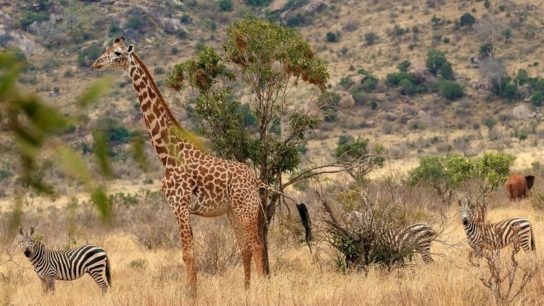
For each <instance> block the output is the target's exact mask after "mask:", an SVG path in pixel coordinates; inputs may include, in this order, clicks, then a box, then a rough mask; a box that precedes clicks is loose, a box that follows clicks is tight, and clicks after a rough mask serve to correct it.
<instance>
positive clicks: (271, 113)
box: [167, 18, 329, 235]
mask: <svg viewBox="0 0 544 306" xmlns="http://www.w3.org/2000/svg"><path fill="white" fill-rule="evenodd" d="M223 50H224V54H223V55H220V54H219V53H218V52H217V51H216V50H214V49H213V48H203V49H202V51H201V52H200V53H199V54H198V55H197V56H196V57H194V58H192V59H190V60H187V61H185V62H183V63H180V64H177V65H175V67H174V69H173V71H172V73H171V75H170V77H169V79H168V82H167V83H168V86H169V87H170V88H173V89H174V90H176V91H183V90H184V89H185V88H187V87H189V88H192V89H194V90H196V91H197V92H198V97H197V98H196V99H193V100H192V101H189V104H190V105H192V107H193V108H194V114H195V119H196V120H195V121H196V124H197V126H198V127H199V128H200V130H201V132H202V133H203V134H204V136H206V137H207V138H208V139H210V141H211V147H212V149H213V151H214V152H215V154H217V155H218V156H221V157H223V158H227V159H236V160H238V161H241V162H245V163H247V164H249V165H251V166H253V167H254V168H255V169H257V170H258V172H259V175H260V178H261V180H262V181H263V182H266V183H273V184H275V185H276V188H277V189H280V190H281V189H283V188H285V187H286V186H288V185H291V184H293V183H295V182H296V181H299V180H301V179H304V178H307V177H309V176H312V175H316V172H314V171H310V170H308V171H301V172H297V173H298V174H297V175H295V176H294V177H293V178H291V179H289V180H287V181H286V182H285V181H284V180H283V175H284V174H285V173H287V172H292V173H294V171H296V170H297V168H298V166H299V164H300V153H299V151H298V150H297V149H298V147H299V146H301V145H303V144H304V143H305V142H306V140H305V135H306V132H307V131H308V130H309V129H312V128H315V127H316V126H317V124H318V123H319V122H320V120H321V115H320V109H321V108H322V107H323V106H322V105H318V104H319V103H315V102H311V101H310V102H301V101H295V100H293V99H290V98H289V97H288V95H287V93H288V91H289V89H290V88H291V87H292V86H297V85H298V84H299V83H302V82H303V83H307V84H310V85H314V86H313V87H315V88H317V89H319V91H316V94H317V93H319V92H322V91H324V90H325V88H326V84H327V81H328V79H329V74H328V71H327V67H326V65H325V62H324V61H323V60H322V59H320V58H318V57H317V56H316V55H315V52H314V50H313V49H312V47H311V46H310V44H309V43H308V42H307V41H306V40H305V39H304V38H303V36H302V35H301V34H300V33H299V32H298V31H296V30H295V29H290V28H286V27H283V26H281V25H279V24H277V23H272V22H269V21H266V20H261V19H251V18H250V19H243V20H240V21H237V22H235V23H233V24H232V25H231V26H229V28H228V30H227V38H226V41H225V42H224V44H223ZM234 88H236V89H237V90H235V89H234ZM248 92H249V93H250V95H249V96H248V95H247V93H248ZM244 100H245V101H244ZM242 101H244V102H242ZM262 199H263V207H265V213H266V220H267V222H270V221H271V219H272V216H273V215H274V212H275V208H276V206H277V203H278V199H279V198H278V195H276V194H274V195H270V197H269V196H268V195H267V194H264V193H263V196H262ZM265 235H266V230H265Z"/></svg>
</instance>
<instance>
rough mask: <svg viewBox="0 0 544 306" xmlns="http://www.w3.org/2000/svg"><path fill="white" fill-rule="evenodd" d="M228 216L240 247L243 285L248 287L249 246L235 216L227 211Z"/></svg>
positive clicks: (249, 273)
mask: <svg viewBox="0 0 544 306" xmlns="http://www.w3.org/2000/svg"><path fill="white" fill-rule="evenodd" d="M228 216H229V221H230V224H231V226H232V228H233V229H234V234H235V236H236V241H237V242H238V247H239V248H240V252H241V254H242V263H243V265H244V287H245V288H246V289H248V288H249V285H250V281H251V257H252V256H251V248H250V246H249V244H248V243H247V241H246V238H245V234H244V229H243V228H242V226H240V224H239V223H238V222H237V221H236V218H234V216H233V215H232V212H228Z"/></svg>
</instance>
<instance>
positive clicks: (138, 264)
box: [0, 190, 544, 305]
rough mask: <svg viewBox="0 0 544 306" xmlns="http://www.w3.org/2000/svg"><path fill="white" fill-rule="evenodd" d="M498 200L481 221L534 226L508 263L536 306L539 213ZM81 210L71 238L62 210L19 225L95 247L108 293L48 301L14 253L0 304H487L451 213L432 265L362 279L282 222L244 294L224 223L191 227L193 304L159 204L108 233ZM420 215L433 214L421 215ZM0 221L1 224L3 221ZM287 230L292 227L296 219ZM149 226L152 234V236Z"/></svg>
mask: <svg viewBox="0 0 544 306" xmlns="http://www.w3.org/2000/svg"><path fill="white" fill-rule="evenodd" d="M501 192H502V190H501V191H499V192H497V193H496V194H495V195H494V196H493V198H492V209H491V210H490V213H489V220H491V221H495V220H500V219H504V218H507V217H512V216H521V217H527V218H529V220H531V222H532V223H533V226H534V231H535V236H536V246H537V249H536V254H530V253H529V254H526V253H523V252H521V253H519V254H518V256H517V258H518V259H519V261H520V266H521V267H527V266H529V265H531V264H536V265H537V266H539V270H538V272H537V274H536V277H534V278H533V279H532V280H531V281H530V283H529V284H528V285H527V287H526V289H525V290H524V292H523V294H522V295H521V296H520V298H519V299H518V300H517V302H516V304H519V305H538V304H541V303H542V302H543V301H544V295H543V293H542V292H544V271H543V270H542V269H541V268H540V266H541V264H542V263H543V262H544V261H543V260H542V258H543V255H544V254H543V253H544V251H543V248H542V246H543V245H544V238H542V237H543V236H542V234H541V233H543V232H544V218H543V215H542V212H541V211H540V210H536V209H535V208H534V207H533V206H534V205H533V204H534V201H533V200H524V201H521V202H518V203H509V202H507V201H506V199H505V197H504V196H503V194H502V193H501ZM432 198H433V197H429V199H432ZM429 201H432V200H429ZM85 205H86V204H84V203H82V204H80V206H79V208H78V210H77V212H78V213H77V215H78V216H77V217H75V218H76V219H75V229H72V232H71V234H70V230H69V229H70V227H69V224H70V221H69V218H70V214H69V213H68V211H70V210H68V209H64V210H54V211H50V210H51V209H53V208H48V209H47V210H45V209H41V210H35V208H31V207H29V208H26V211H27V213H26V214H25V217H24V223H25V224H35V225H37V227H38V233H39V234H40V235H43V236H45V238H44V240H45V241H46V243H47V244H48V245H54V246H56V247H57V248H58V247H62V246H64V245H66V241H70V239H68V238H67V236H66V235H69V237H72V238H74V239H75V240H76V241H77V242H76V243H79V244H81V243H95V244H99V245H102V246H104V247H105V249H106V250H107V251H108V253H109V256H110V258H111V262H112V279H113V288H112V289H111V291H110V292H109V293H108V294H107V295H106V296H104V297H102V296H101V295H100V291H99V288H98V287H97V286H96V285H95V284H94V282H93V281H92V279H91V278H90V277H87V276H85V277H83V278H82V279H79V280H77V281H72V282H58V283H57V291H56V293H55V294H54V295H45V294H43V293H42V290H41V285H40V282H39V280H38V278H37V276H36V275H35V273H34V271H33V270H32V269H31V266H30V264H29V262H28V261H27V260H26V258H24V256H23V255H22V254H21V253H20V252H19V253H17V255H16V256H14V257H13V259H14V261H15V262H16V263H17V264H15V263H13V262H6V263H4V264H2V265H0V273H1V274H0V276H1V277H2V278H1V279H0V282H1V283H2V286H1V289H0V300H2V301H3V304H5V305H38V304H39V305H74V304H77V305H97V304H100V305H179V304H182V305H187V304H197V305H240V304H243V305H392V304H397V305H468V304H470V305H490V304H492V300H493V298H492V295H491V293H490V291H489V290H488V289H487V288H485V287H484V286H483V285H482V283H481V282H480V280H479V279H480V277H482V276H486V275H488V273H489V272H488V271H487V268H486V265H485V264H484V261H483V260H480V267H473V266H472V265H470V264H469V262H468V258H467V255H468V250H469V248H468V245H467V244H466V242H465V234H464V232H463V229H462V226H461V223H460V222H459V220H458V212H457V209H456V207H450V208H446V209H444V212H445V216H446V219H445V220H446V221H445V222H444V223H443V225H444V228H443V230H441V232H442V233H441V235H440V237H439V239H438V240H440V241H441V242H436V243H435V244H434V245H433V248H432V252H433V257H434V260H435V262H434V263H432V264H429V265H425V264H423V262H422V261H421V260H420V259H419V258H418V259H416V260H415V261H413V262H412V263H410V264H409V265H408V267H405V268H399V269H393V270H392V271H389V272H388V271H384V270H381V269H371V270H370V271H369V272H368V273H367V274H365V273H357V272H352V273H348V274H345V273H342V272H339V271H337V269H336V268H335V264H334V262H335V261H334V258H335V256H336V253H335V252H334V251H333V250H332V249H331V248H330V247H329V246H328V245H327V244H326V243H325V242H323V240H321V239H320V238H318V239H316V242H315V244H316V245H315V247H314V253H312V254H310V253H309V252H308V249H307V248H306V247H305V246H304V245H303V244H301V243H300V242H299V241H298V240H297V239H296V238H294V237H295V235H296V233H297V231H296V230H295V231H293V230H286V228H288V227H286V225H285V224H284V223H283V222H285V221H282V222H279V223H278V222H276V223H275V224H274V228H273V232H272V233H271V250H270V254H271V255H270V257H271V271H272V274H271V277H270V278H269V279H261V278H258V277H256V276H255V275H254V276H253V279H252V286H251V288H250V289H249V290H247V291H246V290H244V288H243V284H242V277H243V271H242V267H241V265H240V262H239V257H238V255H237V251H236V247H235V245H234V242H233V237H232V234H231V233H230V229H229V227H228V226H226V225H225V220H224V219H222V218H219V219H202V218H195V220H193V221H194V223H195V226H194V231H195V235H196V243H197V249H198V250H199V254H200V255H199V257H200V259H199V262H200V265H201V270H202V271H201V272H200V273H199V294H198V297H197V298H196V300H191V299H190V298H188V297H187V295H186V291H187V288H186V284H185V268H184V265H183V263H182V260H181V250H180V249H181V248H180V245H179V241H178V240H177V237H175V235H176V234H177V233H176V228H175V221H174V220H173V217H172V216H171V213H170V212H169V208H168V207H166V204H165V203H162V204H161V205H163V206H158V207H155V208H154V209H155V211H153V212H149V210H152V208H151V207H149V206H140V207H137V208H134V209H127V211H126V212H125V213H126V216H123V214H124V212H123V209H118V210H117V211H116V212H115V214H114V215H115V216H116V217H115V218H117V221H114V223H113V225H112V226H109V227H108V226H104V225H102V224H101V223H100V222H99V221H98V220H96V215H95V214H93V213H92V210H89V209H87V208H86V206H85ZM141 205H144V204H141ZM152 205H158V204H157V203H154V204H152ZM413 205H415V206H416V207H419V208H421V207H420V205H423V206H425V205H432V203H413ZM414 208H415V207H414ZM141 210H145V211H144V212H141ZM316 210H318V208H317V207H316V206H315V205H312V212H313V213H314V214H315V211H316ZM425 210H426V211H428V210H429V209H425ZM38 212H39V213H38ZM142 214H148V215H149V216H151V217H150V218H151V219H153V220H148V221H147V222H148V224H145V226H143V224H136V225H135V224H134V223H143V221H144V220H146V219H145V218H143V217H142ZM429 214H432V212H430V211H428V213H427V215H429ZM3 218H4V219H3V220H4V221H7V219H6V218H7V215H3ZM284 218H287V217H285V216H284ZM93 219H94V220H95V221H92V220H93ZM129 219H133V221H132V222H130V220H129ZM83 220H86V221H83ZM286 220H290V219H289V218H287V219H286ZM318 220H319V218H318V217H316V219H315V220H314V224H315V225H316V227H319V221H318ZM291 221H292V222H294V223H295V224H296V220H291ZM419 221H427V220H419ZM150 227H151V228H150ZM153 227H155V228H156V229H157V230H158V231H159V232H158V233H157V232H153V231H154V229H153ZM294 227H296V225H294ZM4 233H6V231H4ZM67 233H68V234H67ZM142 234H143V235H147V236H146V238H149V237H152V238H153V237H154V239H155V240H156V241H160V240H161V239H163V240H164V239H166V238H164V237H165V236H161V234H163V235H166V236H173V238H172V237H170V238H168V239H171V242H170V243H169V244H168V245H166V246H160V245H159V246H155V245H153V246H152V247H151V248H148V247H147V246H146V245H145V243H142V241H144V240H142V239H141V237H142V236H141V235H142ZM318 236H319V235H318ZM3 238H4V239H3V241H5V243H4V244H3V246H4V247H5V250H6V251H7V250H8V249H9V250H12V249H11V248H10V243H9V241H7V240H6V239H7V237H6V236H4V237H3ZM3 249H4V248H3ZM10 252H12V251H10ZM504 254H509V251H504V252H503V255H504ZM7 259H8V257H7V253H6V252H1V253H0V262H3V261H4V260H7ZM218 267H219V268H218Z"/></svg>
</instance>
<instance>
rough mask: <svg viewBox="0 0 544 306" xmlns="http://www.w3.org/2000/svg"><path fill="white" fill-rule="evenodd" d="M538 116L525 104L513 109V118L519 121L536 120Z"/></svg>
mask: <svg viewBox="0 0 544 306" xmlns="http://www.w3.org/2000/svg"><path fill="white" fill-rule="evenodd" d="M535 115H536V113H535V112H533V111H532V110H531V108H530V107H529V105H527V104H525V103H523V104H520V105H518V106H516V107H514V108H513V109H512V117H514V119H517V120H525V119H529V118H534V117H535Z"/></svg>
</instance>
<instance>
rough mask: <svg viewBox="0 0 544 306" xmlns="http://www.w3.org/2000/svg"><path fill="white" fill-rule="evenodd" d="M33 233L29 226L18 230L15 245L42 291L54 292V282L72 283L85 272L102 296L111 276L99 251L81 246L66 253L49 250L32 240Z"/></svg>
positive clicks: (101, 250)
mask: <svg viewBox="0 0 544 306" xmlns="http://www.w3.org/2000/svg"><path fill="white" fill-rule="evenodd" d="M33 233H34V228H33V227H30V230H29V231H23V229H22V228H19V235H20V237H19V242H18V245H19V248H21V249H23V250H24V251H23V253H24V255H25V256H26V257H27V258H28V260H29V261H30V262H31V263H32V266H33V267H34V271H36V273H37V274H38V277H39V278H40V280H41V281H42V288H43V290H44V292H46V293H47V292H54V291H55V280H75V279H78V278H80V277H81V276H83V275H84V274H85V273H89V275H90V276H91V277H92V278H93V279H94V281H95V282H96V284H97V285H98V286H99V287H100V288H101V289H102V294H106V292H107V291H108V287H111V273H110V261H109V259H108V255H107V254H106V251H104V249H103V248H101V247H98V246H94V245H84V246H80V247H78V248H76V249H73V250H69V251H53V250H49V249H47V248H46V247H45V245H44V244H43V243H42V242H41V241H39V240H36V239H34V238H33V237H32V234H33ZM104 275H105V277H106V280H104Z"/></svg>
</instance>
